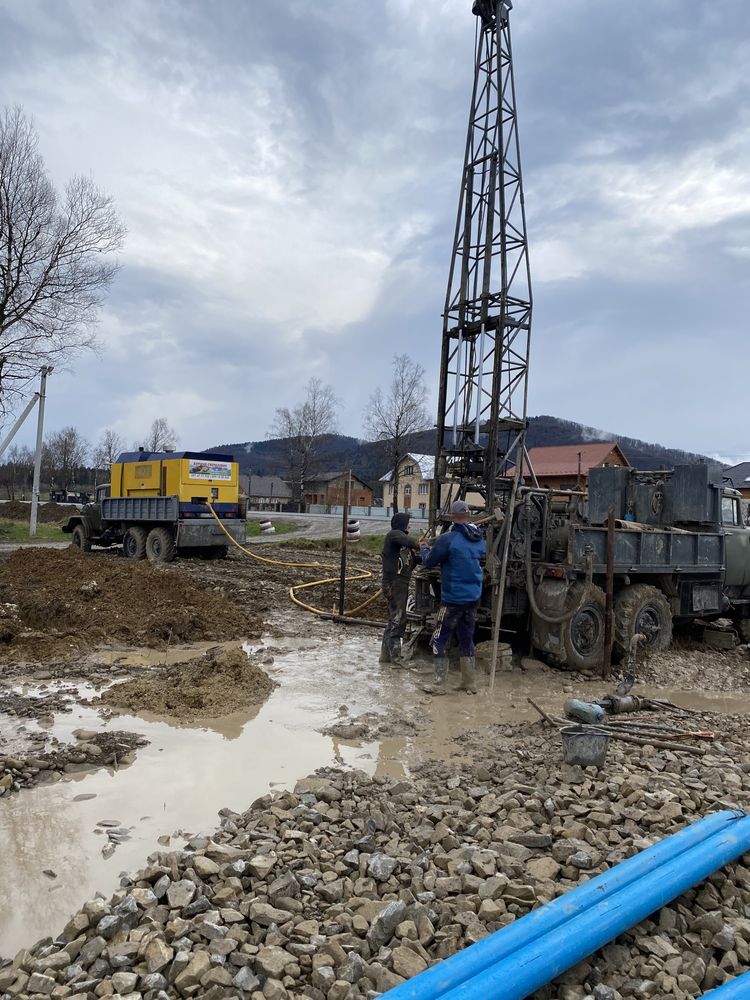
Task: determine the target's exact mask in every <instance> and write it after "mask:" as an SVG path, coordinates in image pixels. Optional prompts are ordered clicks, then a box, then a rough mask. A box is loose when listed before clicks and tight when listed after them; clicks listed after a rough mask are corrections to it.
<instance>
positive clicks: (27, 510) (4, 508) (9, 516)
mask: <svg viewBox="0 0 750 1000" xmlns="http://www.w3.org/2000/svg"><path fill="white" fill-rule="evenodd" d="M75 510H76V508H75V507H63V506H61V505H60V504H59V503H54V502H52V501H50V502H49V503H40V504H39V509H38V511H37V520H38V521H39V523H40V524H57V523H58V522H59V521H67V520H68V518H69V517H70V515H71V514H73V513H74V512H75ZM30 518H31V504H30V503H22V502H21V501H20V500H9V501H8V502H7V503H2V504H0V520H3V521H28V520H29V519H30ZM61 540H64V539H61Z"/></svg>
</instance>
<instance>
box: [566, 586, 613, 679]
mask: <svg viewBox="0 0 750 1000" xmlns="http://www.w3.org/2000/svg"><path fill="white" fill-rule="evenodd" d="M565 603H566V605H567V607H569V608H577V611H576V613H575V614H574V615H573V617H572V618H570V619H569V620H568V621H566V622H563V624H562V625H561V626H560V631H561V638H562V644H563V649H564V656H565V660H564V663H563V664H562V665H563V666H564V667H566V668H567V669H568V670H600V669H601V666H602V662H603V659H604V605H605V597H604V591H603V590H602V589H601V587H597V586H596V585H595V584H593V583H590V584H586V583H582V582H578V583H574V584H573V586H572V587H571V588H570V591H569V593H568V598H567V601H566V602H565Z"/></svg>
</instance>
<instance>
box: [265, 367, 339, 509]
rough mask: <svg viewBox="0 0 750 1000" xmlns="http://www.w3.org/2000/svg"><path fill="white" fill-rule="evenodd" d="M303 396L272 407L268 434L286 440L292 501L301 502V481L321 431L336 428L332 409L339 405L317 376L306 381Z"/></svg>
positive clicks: (308, 470) (311, 465) (311, 463)
mask: <svg viewBox="0 0 750 1000" xmlns="http://www.w3.org/2000/svg"><path fill="white" fill-rule="evenodd" d="M306 392H307V395H306V396H305V399H304V400H303V402H301V403H298V404H297V406H295V407H294V409H292V410H290V409H288V408H287V407H282V408H280V409H278V410H276V415H275V417H274V421H273V424H272V426H271V435H272V436H273V437H277V438H284V439H286V446H287V460H288V468H289V480H290V485H291V487H292V500H293V501H295V502H297V503H299V504H303V503H304V498H305V480H307V479H309V478H310V476H311V474H312V473H313V471H314V469H315V462H316V459H317V456H318V450H319V447H320V439H321V438H322V437H323V435H324V434H334V433H335V431H336V410H337V409H338V407H339V406H340V405H341V404H340V403H339V400H338V398H337V397H336V394H335V393H334V391H333V388H332V387H331V386H330V385H324V384H323V383H322V382H321V380H320V379H319V378H311V379H310V381H309V382H308V383H307V390H306Z"/></svg>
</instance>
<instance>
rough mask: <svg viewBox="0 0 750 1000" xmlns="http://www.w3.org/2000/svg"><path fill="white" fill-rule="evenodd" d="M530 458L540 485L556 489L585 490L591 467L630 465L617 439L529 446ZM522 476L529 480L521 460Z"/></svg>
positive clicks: (530, 480)
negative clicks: (537, 446)
mask: <svg viewBox="0 0 750 1000" xmlns="http://www.w3.org/2000/svg"><path fill="white" fill-rule="evenodd" d="M529 460H530V462H531V468H532V469H533V470H534V474H535V475H536V478H537V482H538V483H539V485H540V486H543V487H547V488H549V489H558V490H576V489H579V490H585V489H586V488H587V487H588V481H589V470H590V469H594V468H599V467H600V466H604V465H607V466H615V467H620V468H623V467H624V468H629V467H630V462H629V461H628V460H627V458H626V457H625V455H624V454H623V452H622V451H621V449H620V446H619V445H618V444H617V442H616V441H597V442H593V443H589V444H563V445H551V446H549V447H544V448H531V449H530V450H529ZM507 475H510V476H512V475H513V471H512V470H511V471H509V472H508V473H507ZM523 477H524V481H525V483H526V484H527V485H530V484H531V483H532V481H533V480H532V476H531V472H530V470H529V468H528V463H527V462H526V461H524V463H523Z"/></svg>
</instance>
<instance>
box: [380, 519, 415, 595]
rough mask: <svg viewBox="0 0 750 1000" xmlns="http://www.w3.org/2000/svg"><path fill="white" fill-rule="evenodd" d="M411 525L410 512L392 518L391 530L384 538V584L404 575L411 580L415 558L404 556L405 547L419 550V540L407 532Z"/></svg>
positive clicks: (407, 579)
mask: <svg viewBox="0 0 750 1000" xmlns="http://www.w3.org/2000/svg"><path fill="white" fill-rule="evenodd" d="M408 527H409V515H408V514H403V513H402V514H394V515H393V517H392V518H391V530H390V531H389V532H388V534H387V535H386V536H385V538H384V539H383V551H382V553H381V556H380V558H381V560H382V562H383V584H384V585H385V584H388V583H393V582H394V581H395V579H396V578H397V577H399V576H400V577H403V578H404V579H405V580H406V582H407V583H408V582H409V577H410V576H411V571H412V569H413V568H414V562H415V560H414V559H409V558H404V556H405V555H406V553H405V552H403V550H404V549H410V550H412V551H418V550H419V542H418V541H417V539H416V538H412V536H411V535H409V534H407V529H408Z"/></svg>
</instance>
